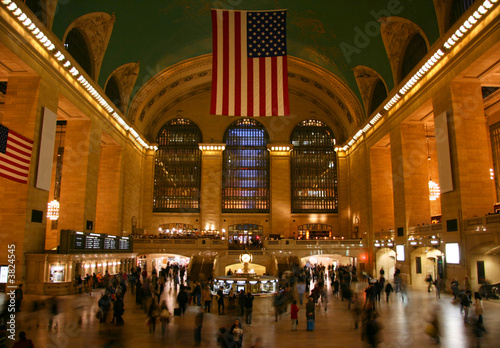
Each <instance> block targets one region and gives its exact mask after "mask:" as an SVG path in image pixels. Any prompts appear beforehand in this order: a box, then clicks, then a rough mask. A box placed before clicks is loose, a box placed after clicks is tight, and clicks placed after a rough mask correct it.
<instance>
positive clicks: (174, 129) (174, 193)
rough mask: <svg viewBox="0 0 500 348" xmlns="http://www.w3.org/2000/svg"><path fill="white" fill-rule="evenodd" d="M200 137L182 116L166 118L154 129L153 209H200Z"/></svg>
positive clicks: (189, 210) (176, 210) (155, 210)
mask: <svg viewBox="0 0 500 348" xmlns="http://www.w3.org/2000/svg"><path fill="white" fill-rule="evenodd" d="M201 141H202V137H201V131H200V129H199V128H198V126H196V125H195V124H194V123H193V122H191V121H190V120H187V119H185V118H177V119H174V120H171V121H169V122H167V123H166V124H165V125H164V126H163V128H162V129H161V130H160V132H159V133H158V137H157V142H158V150H157V151H156V162H155V179H154V193H153V211H154V212H199V211H200V186H201V151H200V149H199V148H198V144H199V143H201Z"/></svg>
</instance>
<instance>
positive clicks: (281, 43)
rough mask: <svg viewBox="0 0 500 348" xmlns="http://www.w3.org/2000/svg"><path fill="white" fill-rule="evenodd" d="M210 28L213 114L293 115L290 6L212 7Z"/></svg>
mask: <svg viewBox="0 0 500 348" xmlns="http://www.w3.org/2000/svg"><path fill="white" fill-rule="evenodd" d="M212 31H213V72H212V102H211V108H210V113H211V114H213V115H229V116H285V115H289V114H290V108H289V103H288V72H287V56H286V54H287V53H286V11H283V10H279V11H259V12H251V11H231V10H212Z"/></svg>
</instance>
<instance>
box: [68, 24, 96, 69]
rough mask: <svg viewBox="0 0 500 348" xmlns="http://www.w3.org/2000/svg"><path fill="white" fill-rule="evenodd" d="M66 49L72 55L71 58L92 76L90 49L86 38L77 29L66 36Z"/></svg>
mask: <svg viewBox="0 0 500 348" xmlns="http://www.w3.org/2000/svg"><path fill="white" fill-rule="evenodd" d="M64 47H65V48H66V50H67V51H68V52H69V54H71V56H72V57H73V58H74V59H75V60H76V61H77V63H78V64H80V66H81V67H82V68H83V70H85V71H86V72H87V74H89V75H90V76H92V63H91V61H90V53H89V48H88V47H87V43H86V42H85V38H84V37H83V35H82V34H81V33H80V31H79V30H78V29H76V28H73V29H71V30H70V32H69V33H68V36H66V41H65V42H64Z"/></svg>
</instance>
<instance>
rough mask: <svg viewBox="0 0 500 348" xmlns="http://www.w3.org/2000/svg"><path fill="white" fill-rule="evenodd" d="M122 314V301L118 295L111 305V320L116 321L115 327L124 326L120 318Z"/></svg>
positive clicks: (123, 310)
mask: <svg viewBox="0 0 500 348" xmlns="http://www.w3.org/2000/svg"><path fill="white" fill-rule="evenodd" d="M123 313H125V309H124V304H123V299H122V296H121V295H118V296H116V299H115V303H114V304H113V320H114V319H116V325H123V324H125V322H124V321H123V318H122V315H123Z"/></svg>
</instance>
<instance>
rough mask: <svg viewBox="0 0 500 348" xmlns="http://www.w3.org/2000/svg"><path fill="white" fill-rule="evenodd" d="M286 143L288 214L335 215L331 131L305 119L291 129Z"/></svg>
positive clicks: (333, 161) (334, 179)
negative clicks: (288, 147)
mask: <svg viewBox="0 0 500 348" xmlns="http://www.w3.org/2000/svg"><path fill="white" fill-rule="evenodd" d="M290 141H291V142H292V144H293V151H292V155H291V182H292V213H336V212H337V156H336V153H335V151H334V145H335V138H334V136H333V132H332V131H331V129H330V128H329V127H328V126H327V125H326V124H324V123H323V122H321V121H318V120H306V121H302V122H301V123H299V124H298V125H297V126H296V127H295V128H294V130H293V132H292V136H291V139H290Z"/></svg>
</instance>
